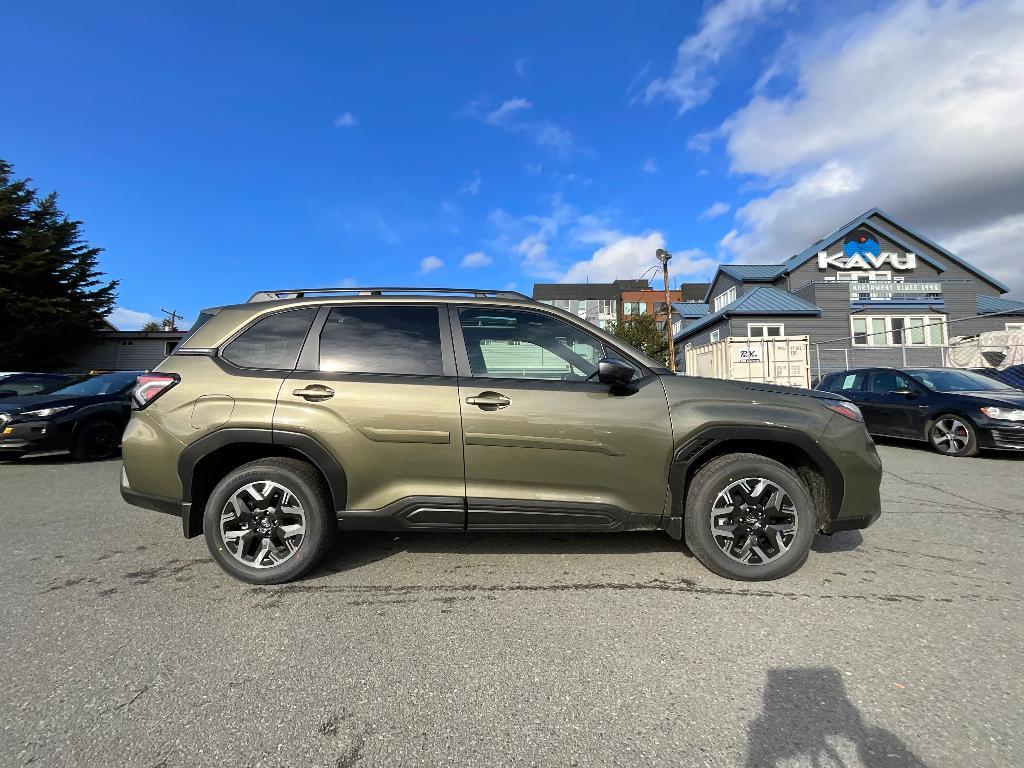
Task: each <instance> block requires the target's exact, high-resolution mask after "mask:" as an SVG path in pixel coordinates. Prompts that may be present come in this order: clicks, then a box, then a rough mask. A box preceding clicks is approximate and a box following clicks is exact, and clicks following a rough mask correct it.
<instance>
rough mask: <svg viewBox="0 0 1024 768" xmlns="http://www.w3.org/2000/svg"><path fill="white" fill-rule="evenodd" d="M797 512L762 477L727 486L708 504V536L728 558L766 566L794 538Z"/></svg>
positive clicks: (776, 487) (786, 497)
mask: <svg viewBox="0 0 1024 768" xmlns="http://www.w3.org/2000/svg"><path fill="white" fill-rule="evenodd" d="M797 524H798V520H797V510H796V506H795V505H794V504H793V500H792V499H791V498H790V496H789V494H788V493H786V491H785V490H783V489H782V487H781V486H779V485H778V484H777V483H774V482H772V481H771V480H766V479H765V478H763V477H747V478H744V479H742V480H735V481H733V482H732V483H730V484H729V485H728V486H727V487H726V488H725V489H724V490H723V491H722V492H721V493H719V494H718V496H717V497H715V501H714V503H713V504H712V505H711V535H712V536H713V537H714V539H715V543H716V544H718V546H719V548H720V549H721V550H722V551H723V552H724V553H725V554H726V555H728V556H729V557H730V558H731V559H733V560H735V561H736V562H738V563H743V564H745V565H767V564H768V563H771V562H774V561H775V560H777V559H778V558H779V557H781V556H782V555H784V554H785V553H786V551H787V550H788V549H789V546H790V545H791V544H792V543H793V540H794V539H795V538H796V531H797Z"/></svg>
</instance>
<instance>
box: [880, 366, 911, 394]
mask: <svg viewBox="0 0 1024 768" xmlns="http://www.w3.org/2000/svg"><path fill="white" fill-rule="evenodd" d="M894 389H910V382H909V381H907V380H906V379H905V378H904V377H903V376H900V375H899V374H898V373H894V372H892V371H879V372H878V373H876V374H874V375H873V376H872V377H871V391H872V392H874V393H875V394H879V395H885V394H888V393H889V392H892V391H893V390H894Z"/></svg>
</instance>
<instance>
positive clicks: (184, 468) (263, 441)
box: [178, 427, 348, 538]
mask: <svg viewBox="0 0 1024 768" xmlns="http://www.w3.org/2000/svg"><path fill="white" fill-rule="evenodd" d="M229 445H268V446H269V445H280V446H284V447H287V448H290V449H292V450H294V451H296V452H297V453H300V454H301V455H302V456H304V457H305V458H306V459H307V460H308V461H309V462H310V463H311V464H312V465H313V466H315V467H316V468H317V469H318V470H320V472H321V473H323V475H324V477H325V478H327V485H328V487H329V488H330V490H331V497H332V498H333V500H334V506H335V508H336V510H337V509H343V508H344V506H345V499H346V496H347V493H348V480H347V478H346V475H345V470H344V469H342V466H341V464H339V463H338V461H337V459H335V458H334V456H333V455H332V454H331V452H330V451H328V450H327V449H326V448H325V447H324V446H323V445H321V444H320V442H319V441H318V440H316V438H314V437H312V436H310V435H307V434H303V433H301V432H286V431H282V430H278V429H273V430H271V429H258V428H241V427H227V428H224V429H218V430H216V431H214V432H211V433H210V434H208V435H204V436H203V437H201V438H199V439H198V440H196V441H195V442H194V443H191V444H190V445H189V446H188V447H187V448H185V450H183V451H182V452H181V455H180V456H179V457H178V478H179V479H180V480H181V501H182V504H181V520H182V529H183V531H184V533H185V538H191V537H193V536H198V535H199V534H200V533H202V527H203V523H202V518H203V510H201V509H197V510H194V514H193V510H192V480H193V476H194V475H195V469H196V467H197V466H198V465H199V463H200V462H201V461H202V460H203V459H204V458H205V457H207V456H209V455H210V454H211V453H213V452H214V451H217V450H220V449H221V448H225V447H227V446H229Z"/></svg>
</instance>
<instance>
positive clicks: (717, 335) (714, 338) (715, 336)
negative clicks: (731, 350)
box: [709, 331, 722, 342]
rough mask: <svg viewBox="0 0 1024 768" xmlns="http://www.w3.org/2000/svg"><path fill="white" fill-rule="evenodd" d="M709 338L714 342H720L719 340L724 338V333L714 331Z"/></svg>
mask: <svg viewBox="0 0 1024 768" xmlns="http://www.w3.org/2000/svg"><path fill="white" fill-rule="evenodd" d="M709 338H710V340H711V341H713V342H714V341H718V340H719V339H721V338H722V332H721V331H712V332H711V336H710V337H709Z"/></svg>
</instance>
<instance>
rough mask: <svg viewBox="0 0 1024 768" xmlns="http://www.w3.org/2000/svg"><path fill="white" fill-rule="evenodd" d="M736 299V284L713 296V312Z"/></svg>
mask: <svg viewBox="0 0 1024 768" xmlns="http://www.w3.org/2000/svg"><path fill="white" fill-rule="evenodd" d="M734 301H736V286H735V285H734V286H733V287H732V288H730V289H729V290H727V291H724V292H722V293H720V294H718V295H717V296H715V304H714V306H715V312H717V311H718V310H720V309H721V308H722V307H724V306H727V305H729V304H732V303H733V302H734Z"/></svg>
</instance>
